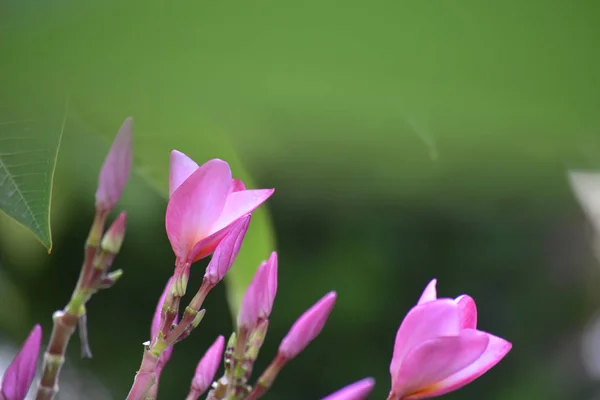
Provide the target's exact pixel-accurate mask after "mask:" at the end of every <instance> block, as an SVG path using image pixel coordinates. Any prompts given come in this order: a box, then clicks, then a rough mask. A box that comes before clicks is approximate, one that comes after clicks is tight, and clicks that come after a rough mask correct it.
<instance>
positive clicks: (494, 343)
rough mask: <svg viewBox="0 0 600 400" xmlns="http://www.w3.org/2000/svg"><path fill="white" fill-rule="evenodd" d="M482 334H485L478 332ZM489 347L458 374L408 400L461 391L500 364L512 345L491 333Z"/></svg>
mask: <svg viewBox="0 0 600 400" xmlns="http://www.w3.org/2000/svg"><path fill="white" fill-rule="evenodd" d="M478 332H480V333H484V332H481V331H478ZM485 334H486V335H487V336H488V345H487V348H486V349H485V351H484V353H483V354H482V355H481V356H480V357H479V358H478V359H477V360H476V361H475V362H473V363H471V364H470V365H469V366H467V367H466V368H463V369H462V370H460V371H458V372H457V373H455V374H453V375H451V376H449V377H448V378H445V379H443V380H441V381H439V382H437V383H436V384H434V385H433V386H431V387H430V388H429V390H428V391H427V393H422V394H421V396H409V397H407V400H409V399H410V400H417V399H425V398H430V397H436V396H441V395H443V394H446V393H449V392H452V391H454V390H456V389H459V388H461V387H463V386H465V385H467V384H469V383H471V382H472V381H474V380H475V379H477V378H479V377H480V376H481V375H483V374H484V373H486V372H487V371H488V370H489V369H490V368H492V367H493V366H494V365H496V364H498V362H500V360H502V358H504V356H505V355H506V354H507V353H508V352H509V351H510V349H511V347H512V344H511V343H510V342H507V341H506V340H504V339H502V338H499V337H497V336H494V335H490V334H489V333H485Z"/></svg>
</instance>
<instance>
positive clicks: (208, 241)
mask: <svg viewBox="0 0 600 400" xmlns="http://www.w3.org/2000/svg"><path fill="white" fill-rule="evenodd" d="M233 225H235V224H232V225H230V226H227V227H225V228H223V229H221V230H220V231H217V232H215V233H213V234H212V235H210V236H208V237H205V238H204V239H202V240H200V241H199V242H196V244H195V245H194V247H193V248H192V251H190V253H189V255H188V259H189V260H190V262H195V261H198V260H201V259H203V258H204V257H206V256H208V255H210V254H212V253H213V252H214V251H215V250H216V249H217V246H218V245H219V243H221V240H223V239H224V238H225V237H226V236H227V235H228V234H229V232H230V231H231V228H232V226H233Z"/></svg>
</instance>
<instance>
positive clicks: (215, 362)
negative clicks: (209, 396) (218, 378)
mask: <svg viewBox="0 0 600 400" xmlns="http://www.w3.org/2000/svg"><path fill="white" fill-rule="evenodd" d="M224 346H225V338H224V337H223V336H219V337H218V338H217V340H216V341H215V342H214V343H213V345H212V346H210V348H209V349H208V350H207V351H206V353H205V354H204V356H203V357H202V359H201V360H200V362H199V363H198V367H196V373H195V374H194V379H193V380H192V387H191V388H190V394H189V395H188V397H187V399H193V400H195V399H197V398H198V397H200V396H201V395H202V394H203V393H204V392H206V390H207V389H208V388H209V387H210V385H211V384H212V382H213V380H214V379H215V375H216V373H217V369H218V368H219V365H220V364H221V357H222V356H223V347H224Z"/></svg>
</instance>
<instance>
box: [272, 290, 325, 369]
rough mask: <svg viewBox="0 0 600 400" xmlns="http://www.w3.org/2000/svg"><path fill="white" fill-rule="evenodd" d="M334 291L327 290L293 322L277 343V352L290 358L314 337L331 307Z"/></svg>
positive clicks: (320, 328)
mask: <svg viewBox="0 0 600 400" xmlns="http://www.w3.org/2000/svg"><path fill="white" fill-rule="evenodd" d="M335 300H336V293H335V292H329V293H327V294H326V295H325V296H323V298H321V300H319V301H318V302H316V303H315V304H314V305H313V306H312V307H311V308H309V309H308V310H306V311H305V312H304V314H302V315H301V316H300V318H298V320H296V322H294V324H293V325H292V327H291V328H290V331H289V332H288V334H287V335H286V336H285V337H284V338H283V340H282V341H281V344H280V345H279V352H280V353H281V354H283V355H284V356H285V357H286V358H288V359H292V358H294V357H296V356H297V355H298V353H300V352H301V351H302V350H304V348H305V347H306V346H308V344H309V343H310V342H312V341H313V339H314V338H316V337H317V336H318V335H319V333H321V330H322V329H323V326H325V322H327V318H328V317H329V314H330V313H331V310H332V309H333V306H334V304H335Z"/></svg>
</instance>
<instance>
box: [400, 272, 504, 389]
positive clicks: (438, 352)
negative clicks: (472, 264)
mask: <svg viewBox="0 0 600 400" xmlns="http://www.w3.org/2000/svg"><path fill="white" fill-rule="evenodd" d="M435 284H436V281H435V280H433V281H431V282H430V283H429V285H427V287H426V288H425V291H424V292H423V294H422V295H421V298H420V299H419V302H418V304H417V305H416V306H415V307H413V308H412V309H411V310H410V311H409V312H408V314H407V315H406V317H405V318H404V320H403V321H402V324H401V325H400V328H399V329H398V332H397V334H396V342H395V344H394V355H393V357H392V362H391V364H390V374H391V376H392V391H391V393H390V396H389V399H390V400H399V399H415V400H417V399H426V398H430V397H437V396H441V395H443V394H446V393H448V392H451V391H453V390H456V389H458V388H460V387H462V386H464V385H466V384H468V383H470V382H472V381H473V380H474V379H476V378H478V377H479V376H481V375H482V374H484V373H485V372H486V371H488V370H489V369H490V368H492V367H493V366H494V365H496V364H497V363H498V362H499V361H500V360H501V359H502V358H503V357H504V356H505V355H506V353H508V351H509V350H510V348H511V346H512V345H511V344H510V343H509V342H507V341H506V340H504V339H501V338H499V337H496V336H494V335H491V334H489V333H486V332H483V331H480V330H477V329H476V324H477V308H476V306H475V302H474V301H473V299H472V298H471V297H469V296H466V295H463V296H460V297H458V298H456V299H454V300H453V299H438V298H437V293H436V289H435Z"/></svg>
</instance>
